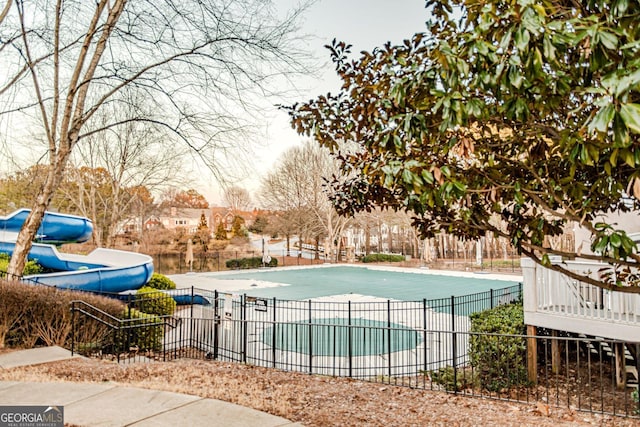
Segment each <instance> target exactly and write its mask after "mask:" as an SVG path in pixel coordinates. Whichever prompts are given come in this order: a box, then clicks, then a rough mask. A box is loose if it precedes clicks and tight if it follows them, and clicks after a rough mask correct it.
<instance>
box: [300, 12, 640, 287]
mask: <svg viewBox="0 0 640 427" xmlns="http://www.w3.org/2000/svg"><path fill="white" fill-rule="evenodd" d="M427 6H428V10H429V12H430V15H431V17H432V18H433V20H432V21H430V22H428V23H427V31H426V32H425V33H423V34H416V35H415V36H413V38H412V39H411V40H407V41H405V42H404V44H402V45H400V46H392V45H390V44H387V45H385V46H384V47H381V48H377V49H375V50H374V51H373V52H371V53H368V52H363V53H362V56H361V57H360V58H359V59H356V60H350V59H349V57H348V56H349V46H348V45H346V44H344V43H340V42H335V41H334V43H333V44H332V45H331V46H329V49H330V51H331V56H332V59H333V62H334V63H335V68H336V71H337V73H338V75H339V77H340V78H341V79H342V82H343V84H342V88H341V90H340V91H339V92H338V93H337V94H329V95H327V96H320V97H318V98H317V99H314V100H311V101H309V102H307V103H301V104H296V105H294V106H292V107H290V108H289V111H290V114H291V117H292V124H293V126H294V128H295V129H297V131H298V132H299V133H301V134H304V135H310V136H312V137H314V138H315V140H316V141H317V142H318V143H320V144H321V145H323V146H325V147H329V148H330V149H332V150H333V153H334V155H335V156H336V157H337V158H338V159H340V161H341V169H342V174H341V175H340V176H338V177H336V178H335V179H334V181H333V187H334V189H335V196H334V203H335V205H336V206H337V208H338V209H339V210H340V211H341V212H342V213H343V214H352V213H354V212H357V211H368V210H371V209H372V208H373V207H374V206H382V207H389V208H393V209H400V210H407V211H409V212H411V213H412V215H413V221H414V224H415V225H416V226H417V227H418V228H419V230H420V231H421V233H422V235H423V236H431V235H434V234H435V233H437V232H440V231H442V230H444V231H447V232H449V233H453V234H455V235H457V236H460V237H465V238H471V239H477V238H479V237H480V236H483V235H485V234H486V233H493V234H494V235H495V236H502V237H505V238H507V239H509V241H510V242H511V243H512V244H513V245H514V247H515V248H517V250H518V251H519V252H520V253H521V254H524V255H526V256H528V257H531V258H532V259H533V260H535V261H536V262H538V263H540V264H542V265H545V266H548V267H549V268H552V269H554V270H558V271H562V272H564V273H565V274H567V275H568V276H570V277H572V278H575V279H578V280H583V281H585V282H588V283H591V284H593V285H596V286H600V287H602V288H605V289H615V290H619V291H623V292H633V293H638V292H640V286H639V285H640V282H639V281H638V274H637V269H636V268H637V266H638V262H640V257H639V256H638V253H637V249H636V244H635V243H634V242H633V240H632V239H631V238H629V236H627V234H626V233H625V231H624V230H621V229H618V228H617V226H616V225H615V224H614V223H610V222H609V223H608V222H607V221H602V220H600V219H599V218H600V217H601V215H602V214H603V213H606V212H608V211H613V210H618V211H629V210H637V209H638V207H639V204H638V197H639V196H640V168H639V167H638V166H640V138H639V134H640V92H639V89H640V60H639V59H638V58H640V39H639V38H638V37H639V35H640V4H639V3H638V1H636V0H613V1H612V0H590V1H577V2H576V1H563V0H560V1H555V2H546V1H545V2H543V1H536V0H522V1H517V2H501V1H495V0H489V1H485V2H476V1H455V0H451V1H449V0H444V1H439V2H428V3H427ZM345 141H349V142H352V143H355V144H357V145H358V149H357V150H356V151H354V152H350V153H344V152H341V151H340V150H339V147H340V146H341V144H342V143H343V142H345ZM573 224H578V225H579V226H580V227H583V228H584V229H586V230H588V232H589V233H590V235H591V251H588V252H589V253H584V254H580V253H579V252H580V251H568V250H562V249H559V248H556V247H554V245H552V244H550V243H549V242H552V241H553V239H552V237H554V236H558V235H560V234H561V233H563V230H564V229H565V228H566V227H567V226H568V225H573ZM550 237H551V238H550ZM585 252H587V251H585ZM551 255H558V256H561V257H564V258H565V259H566V258H572V257H576V256H578V255H582V256H583V257H584V258H587V259H591V260H598V261H604V262H606V263H608V264H610V266H611V267H610V270H609V274H606V275H603V277H602V278H591V277H584V276H583V275H581V274H576V273H574V272H571V271H567V270H566V268H565V267H564V266H563V265H562V264H556V263H553V264H551V262H550V256H551Z"/></svg>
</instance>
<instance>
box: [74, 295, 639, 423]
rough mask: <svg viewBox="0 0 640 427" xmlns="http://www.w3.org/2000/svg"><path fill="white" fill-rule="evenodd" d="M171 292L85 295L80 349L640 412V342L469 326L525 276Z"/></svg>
mask: <svg viewBox="0 0 640 427" xmlns="http://www.w3.org/2000/svg"><path fill="white" fill-rule="evenodd" d="M172 292H173V295H171V297H172V298H174V299H175V300H176V301H178V302H179V303H181V304H183V305H179V306H178V308H177V310H176V311H175V313H174V314H173V315H171V316H156V315H148V316H143V315H141V314H140V313H138V312H137V311H136V310H133V311H131V313H133V314H131V315H129V316H127V317H128V318H127V319H122V320H120V319H114V318H111V317H109V316H108V315H106V316H105V314H104V313H100V312H99V311H96V309H95V308H92V307H90V306H87V305H86V304H84V303H82V302H75V303H74V304H73V307H72V311H73V316H74V328H73V338H74V339H73V342H74V344H73V351H74V352H80V353H83V354H91V355H93V356H100V357H109V358H113V359H117V360H118V361H120V362H124V361H147V360H171V359H174V358H178V357H192V358H202V359H213V360H221V361H230V362H238V363H247V364H252V365H258V366H266V367H273V368H276V369H281V370H290V371H301V372H306V373H309V374H321V375H331V376H341V377H350V378H357V379H361V380H366V381H375V382H380V383H385V384H393V385H400V386H409V387H416V388H423V389H429V390H446V391H449V392H452V393H458V394H462V395H471V396H481V397H488V398H494V399H506V400H513V401H522V402H541V403H542V404H545V405H551V406H565V405H566V406H570V407H574V408H576V409H579V410H585V411H592V412H601V413H606V414H616V415H624V416H628V417H637V416H638V414H640V406H639V405H640V404H639V403H638V399H637V390H638V386H637V383H634V384H632V383H631V382H629V383H628V384H627V386H626V387H620V386H619V385H618V383H619V381H617V380H616V372H617V371H616V369H615V363H614V362H615V351H616V350H615V349H618V350H617V351H620V350H619V349H624V350H625V355H626V356H627V358H626V359H625V360H626V362H625V366H624V367H623V369H624V371H625V375H626V374H627V372H628V373H629V374H632V373H633V372H634V371H635V373H636V375H635V376H633V375H630V376H629V378H630V379H637V372H638V371H640V366H638V364H639V363H640V362H638V350H639V348H638V347H640V345H639V344H634V345H630V344H628V343H627V344H624V343H619V342H615V341H611V340H602V339H595V338H588V337H569V336H565V337H557V336H535V337H533V336H525V335H497V334H477V333H472V332H470V322H469V318H468V314H470V313H473V312H476V311H480V310H484V309H487V308H491V307H493V306H496V305H498V304H503V303H509V302H512V301H515V300H518V299H519V298H520V295H521V287H520V286H514V287H509V288H504V289H499V290H493V291H489V292H484V293H479V294H474V295H469V296H465V297H457V298H456V297H452V298H447V299H438V300H422V301H391V300H384V301H379V302H378V301H368V302H358V301H334V300H331V299H325V300H319V301H287V300H278V299H265V298H257V297H252V296H248V295H233V294H224V293H218V292H208V291H204V290H198V289H186V290H182V291H172ZM131 303H132V301H129V304H131ZM138 306H139V305H138ZM130 307H131V305H130ZM534 345H535V347H533V346H534ZM534 348H535V350H533V349H534ZM532 354H535V359H537V362H536V363H535V366H534V367H533V370H531V369H528V366H527V357H531V355H532ZM529 368H531V367H530V366H529Z"/></svg>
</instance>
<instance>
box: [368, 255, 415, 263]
mask: <svg viewBox="0 0 640 427" xmlns="http://www.w3.org/2000/svg"><path fill="white" fill-rule="evenodd" d="M404 260H405V257H404V255H394V254H369V255H366V256H364V257H363V258H362V262H402V261H404Z"/></svg>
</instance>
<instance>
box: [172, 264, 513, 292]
mask: <svg viewBox="0 0 640 427" xmlns="http://www.w3.org/2000/svg"><path fill="white" fill-rule="evenodd" d="M331 267H355V268H364V269H369V270H378V271H390V272H394V273H412V274H425V275H432V276H453V277H468V278H474V279H487V280H503V281H508V282H522V275H517V274H497V273H488V272H471V271H457V270H431V269H428V268H407V267H393V266H377V265H361V264H321V265H314V266H291V267H278V268H277V270H278V271H284V270H303V269H305V270H308V269H318V268H331ZM271 270H273V269H272V268H260V269H252V270H225V271H219V272H207V273H186V274H173V275H169V276H168V277H169V278H170V279H171V280H173V281H174V282H175V284H176V286H177V288H178V289H181V288H182V289H184V288H190V287H192V286H193V287H195V288H198V289H204V290H208V291H214V290H215V291H219V292H238V291H241V290H251V289H265V288H272V287H279V286H289V285H288V284H285V283H275V282H267V281H263V280H254V279H229V278H228V277H229V275H233V274H247V273H251V272H264V271H271ZM220 276H225V278H221V277H220Z"/></svg>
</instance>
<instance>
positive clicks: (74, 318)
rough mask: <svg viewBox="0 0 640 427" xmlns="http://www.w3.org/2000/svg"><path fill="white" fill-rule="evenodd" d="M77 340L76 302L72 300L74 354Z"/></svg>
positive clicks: (72, 344) (72, 348)
mask: <svg viewBox="0 0 640 427" xmlns="http://www.w3.org/2000/svg"><path fill="white" fill-rule="evenodd" d="M75 342H76V303H75V301H72V302H71V355H72V356H73V354H74V350H75Z"/></svg>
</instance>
